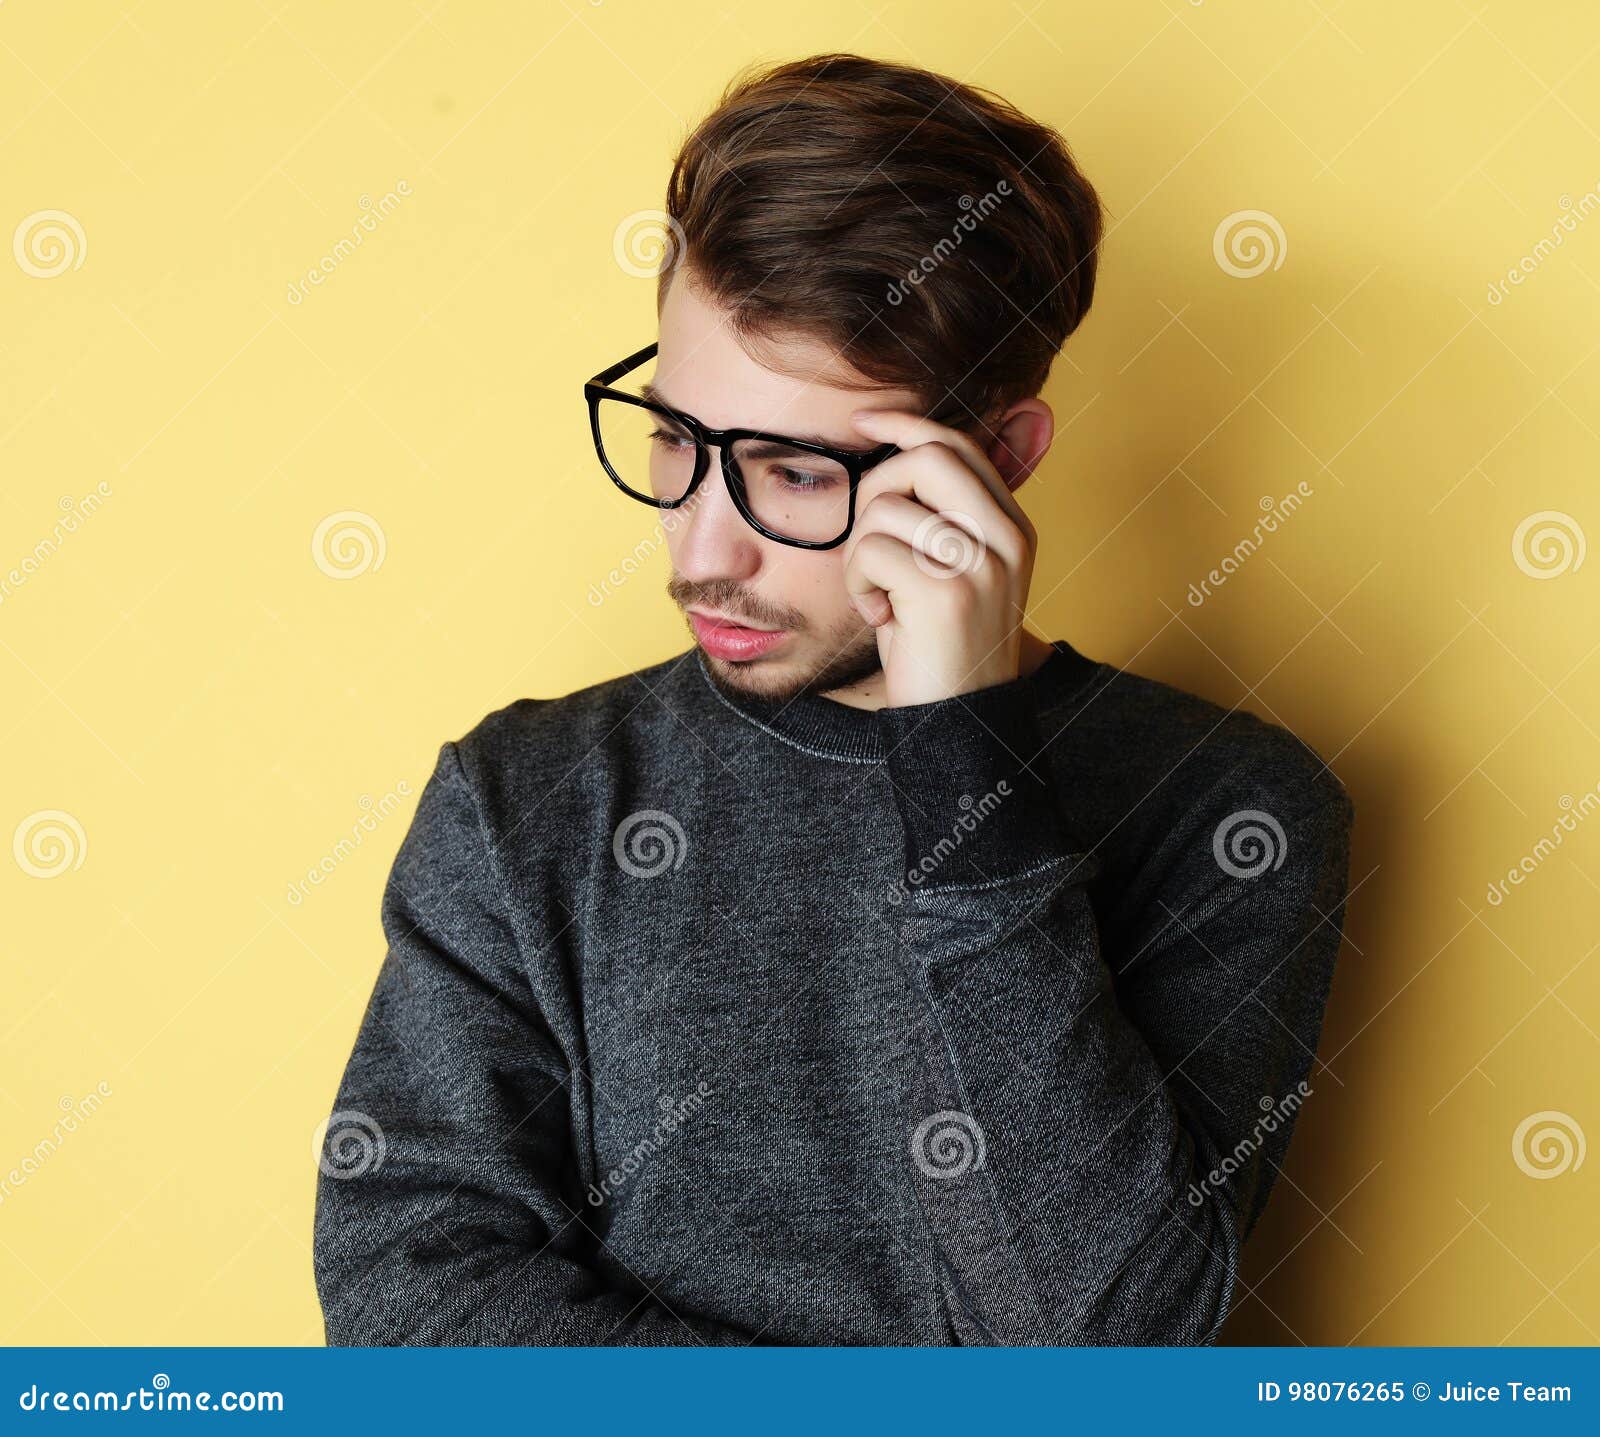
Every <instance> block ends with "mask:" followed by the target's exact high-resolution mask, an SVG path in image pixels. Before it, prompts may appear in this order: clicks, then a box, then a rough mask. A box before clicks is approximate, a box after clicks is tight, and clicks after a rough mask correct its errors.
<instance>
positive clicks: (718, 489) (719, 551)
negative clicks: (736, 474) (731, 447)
mask: <svg viewBox="0 0 1600 1437" xmlns="http://www.w3.org/2000/svg"><path fill="white" fill-rule="evenodd" d="M669 514H670V515H671V516H672V517H673V518H674V519H675V522H674V524H673V526H672V529H671V533H672V534H673V536H674V538H673V543H672V546H671V547H672V550H673V567H674V568H676V569H677V571H678V573H679V574H681V575H682V576H683V577H684V578H685V579H688V580H690V581H691V582H693V583H697V584H703V583H707V582H709V581H710V580H713V579H733V580H736V581H745V580H749V579H751V578H753V577H754V575H755V573H756V571H757V570H759V569H760V567H761V544H762V540H761V536H760V535H759V534H757V533H756V531H755V530H754V529H752V528H751V527H750V526H749V525H748V524H747V523H745V521H744V516H743V515H741V514H740V513H739V511H738V509H736V508H735V507H734V503H733V498H732V496H731V495H730V494H729V493H728V485H727V482H726V481H725V480H724V479H723V477H722V458H721V455H720V454H719V453H718V452H717V451H716V450H715V449H713V450H711V454H710V461H709V465H708V468H707V470H706V476H705V478H704V479H702V480H701V481H700V485H699V487H698V488H697V489H696V490H695V491H694V495H693V497H692V498H691V499H690V500H689V502H688V503H687V504H685V505H684V506H683V508H682V509H678V510H675V511H669ZM664 517H667V516H664Z"/></svg>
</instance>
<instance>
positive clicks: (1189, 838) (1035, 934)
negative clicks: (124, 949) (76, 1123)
mask: <svg viewBox="0 0 1600 1437" xmlns="http://www.w3.org/2000/svg"><path fill="white" fill-rule="evenodd" d="M980 196H981V197H982V198H981V199H980V198H978V197H980ZM667 210H668V213H669V215H670V217H671V232H672V236H673V240H674V248H673V252H672V254H671V255H670V257H669V258H670V261H671V262H670V263H669V265H668V266H667V267H666V268H665V270H664V272H663V275H662V278H661V284H660V305H659V311H660V313H659V338H658V340H657V341H656V342H655V343H654V344H652V345H649V346H646V347H645V348H643V349H639V350H637V352H635V353H633V354H631V355H630V356H629V357H628V358H626V359H623V360H621V361H619V362H618V363H616V364H614V365H612V366H611V367H610V368H608V369H605V370H603V371H602V372H600V373H599V374H597V375H596V376H595V377H594V378H593V379H592V380H590V381H589V383H588V384H587V385H585V387H584V394H585V402H586V404H587V407H588V417H589V424H590V428H591V432H592V434H593V438H594V441H595V447H596V456H597V459H598V461H599V466H600V468H601V470H602V471H603V473H602V475H601V476H600V482H601V483H602V484H604V483H606V478H605V476H609V481H610V484H614V485H616V486H617V487H619V488H621V489H622V490H623V491H624V492H625V493H626V494H628V495H631V496H632V497H633V498H634V499H636V500H639V501H641V502H642V503H644V504H649V505H650V506H652V508H653V509H654V510H655V511H656V513H657V515H658V517H659V521H660V522H661V524H662V526H663V528H664V529H665V530H666V531H667V539H668V544H669V547H670V552H671V558H672V577H671V582H670V585H669V593H670V595H671V597H672V598H673V599H674V600H676V601H677V602H678V603H679V604H680V605H681V606H682V607H683V608H684V610H685V612H686V615H687V617H688V620H689V623H690V626H691V628H692V631H693V634H694V637H695V644H694V646H693V647H692V648H691V649H689V650H688V651H687V652H686V653H684V654H679V655H676V656H674V657H673V658H671V659H668V660H666V661H664V662H662V663H659V664H656V665H654V666H652V667H650V668H647V669H645V670H643V671H641V672H639V673H637V674H631V675H627V676H625V677H622V678H619V679H615V680H612V681H609V682H606V683H602V684H598V685H596V686H594V687H592V688H589V689H585V690H583V691H582V692H580V693H576V694H572V695H569V696H568V697H566V698H562V699H549V700H532V699H524V700H520V701H518V702H517V703H514V704H512V705H510V706H509V707H507V708H505V709H502V710H500V711H498V712H496V713H494V714H491V715H489V716H488V717H487V718H485V719H484V720H483V721H482V722H481V723H480V724H478V725H477V726H476V727H475V728H474V729H473V730H472V731H471V732H470V733H468V734H467V735H465V736H464V737H462V738H461V739H459V740H456V741H454V742H451V743H446V744H445V745H444V746H443V748H442V749H441V752H440V757H439V764H438V767H437V769H436V771H435V773H434V774H433V777H432V779H431V780H430V782H429V784H428V786H427V788H426V790H425V792H424V793H423V795H422V797H421V799H420V802H419V806H418V811H417V814H416V817H415V819H414V821H413V824H412V828H411V831H410V833H409V834H408V836H407V838H406V840H405V842H404V844H403V846H402V848H401V851H400V853H399V856H398V858H397V859H396V861H395V865H394V869H393V872H392V874H391V875H390V879H389V883H388V886H387V888H386V890H385V894H384V900H383V921H384V928H385V932H386V934H387V937H388V941H389V949H388V954H387V957H386V958H385V960H384V963H383V966H382V968H381V971H380V973H379V975H378V979H377V985H376V990H375V992H374V993H373V996H372V1000H371V1003H370V1005H369V1008H368V1011H367V1014H366V1019H365V1021H364V1023H363V1025H362V1027H361V1031H360V1034H359V1036H358V1038H357V1041H356V1045H355V1051H354V1053H353V1054H352V1056H351V1059H350V1063H349V1066H348V1069H347V1071H346V1073H345V1077H344V1082H343V1085H342V1087H341V1089H340V1092H339V1095H338V1100H337V1111H336V1112H335V1113H334V1116H333V1118H332V1119H330V1122H329V1126H328V1133H327V1145H326V1148H325V1151H324V1155H323V1162H322V1177H321V1180H320V1187H319V1196H318V1211H317V1224H316V1275H317V1281H318V1287H319V1292H320V1295H321V1298H322V1302H323V1307H324V1314H325V1318H326V1325H327V1332H328V1337H329V1340H330V1341H333V1342H344V1343H389V1344H394V1343H482V1344H487V1343H518V1344H552V1343H563V1344H608V1343H651V1344H679V1343H719V1344H721V1343H750V1342H763V1343H813V1344H820V1343H871V1344H904V1343H926V1344H938V1343H951V1344H955V1343H961V1344H984V1343H1003V1344H1018V1343H1117V1344H1125V1343H1203V1342H1210V1341H1213V1340H1215V1338H1216V1336H1217V1332H1218V1329H1219V1327H1220V1325H1221V1323H1222V1321H1223V1320H1224V1318H1225V1317H1226V1316H1227V1314H1228V1312H1229V1310H1230V1307H1231V1305H1232V1302H1233V1298H1234V1295H1235V1291H1236V1283H1237V1272H1238V1266H1239V1259H1240V1247H1241V1244H1242V1243H1243V1241H1244V1239H1245V1237H1246V1236H1247V1234H1248V1233H1249V1232H1250V1230H1251V1228H1252V1227H1253V1226H1254V1224H1255V1222H1256V1220H1257V1219H1258V1218H1259V1216H1260V1214H1261V1211H1262V1208H1263V1206H1264V1205H1265V1203H1266V1200H1267V1195H1268V1193H1269V1191H1270V1190H1271V1188H1272V1186H1273V1181H1274V1178H1275V1176H1276V1173H1277V1170H1278V1167H1279V1165H1280V1164H1281V1162H1282V1161H1283V1158H1284V1155H1285V1152H1286V1149H1287V1145H1288V1140H1289V1133H1290V1129H1291V1127H1292V1125H1293V1119H1294V1116H1295V1113H1296V1111H1297V1110H1298V1108H1299V1106H1300V1104H1301V1102H1302V1100H1303V1099H1304V1097H1305V1096H1306V1095H1307V1094H1308V1093H1309V1092H1310V1091H1311V1089H1312V1088H1313V1087H1314V1086H1315V1073H1314V1071H1313V1069H1314V1066H1315V1049H1316V1044H1317V1039H1318V1035H1319V1032H1320V1028H1321V1023H1322V1015H1323V1008H1324V1004H1325V1001H1326V997H1327V992H1328V987H1329V983H1330V980H1331V974H1332V968H1333V962H1334V957H1335V954H1336V952H1337V949H1338V946H1339V941H1340V928H1341V924H1342V921H1343V908H1344V898H1345V884H1346V868H1347V834H1348V829H1349V826H1350V822H1351V818H1352V807H1351V803H1350V800H1349V798H1348V796H1347V795H1346V793H1345V791H1344V788H1343V786H1342V785H1341V784H1340V782H1339V781H1338V779H1337V778H1336V777H1335V776H1334V775H1333V774H1332V773H1331V772H1330V771H1329V770H1328V768H1327V766H1326V765H1325V764H1324V763H1323V762H1322V761H1321V760H1320V759H1319V758H1318V756H1317V755H1316V754H1315V753H1314V752H1312V751H1311V750H1310V749H1308V748H1307V747H1306V746H1305V745H1303V744H1302V743H1300V742H1299V741H1298V740H1297V739H1296V738H1295V737H1294V736H1293V735H1292V734H1291V733H1289V732H1288V731H1287V730H1285V729H1283V728H1282V727H1278V726H1275V725H1271V724H1268V723H1266V722H1263V721H1262V720H1260V719H1259V718H1257V717H1255V716H1253V715H1251V714H1248V713H1243V712H1227V711H1224V710H1222V709H1220V708H1218V707H1216V706H1214V705H1212V704H1210V703H1207V702H1205V701H1203V700H1201V699H1199V698H1197V697H1194V696H1191V695H1189V694H1186V693H1183V692H1181V691H1179V690H1177V689H1174V688H1171V687H1169V686H1166V685H1163V684H1160V683H1157V682H1154V681H1151V680H1147V679H1143V678H1139V677H1137V676H1136V675H1134V674H1131V673H1128V672H1125V671H1122V670H1119V669H1116V668H1114V667H1112V666H1110V665H1108V664H1104V663H1099V662H1096V661H1094V660H1092V659H1090V658H1088V657H1086V656H1084V655H1083V654H1081V653H1079V652H1078V651H1077V650H1075V649H1074V648H1073V647H1072V646H1071V645H1070V644H1069V643H1068V642H1067V641H1065V640H1062V639H1057V640H1055V641H1053V642H1049V641H1046V640H1044V639H1042V638H1040V637H1038V636H1036V635H1034V634H1033V633H1031V632H1030V631H1029V630H1028V629H1027V628H1025V627H1024V624H1023V619H1024V614H1025V611H1026V605H1027V602H1028V599H1029V597H1030V583H1031V579H1032V570H1033V562H1034V553H1035V547H1036V534H1035V531H1034V528H1033V525H1032V524H1031V523H1030V521H1029V520H1028V517H1027V516H1026V514H1025V513H1024V512H1023V510H1022V509H1021V507H1020V506H1019V504H1018V502H1017V499H1016V497H1015V491H1016V489H1017V488H1018V487H1019V486H1020V485H1021V484H1022V483H1023V481H1024V480H1025V479H1026V478H1027V477H1028V476H1029V474H1030V473H1031V472H1032V471H1033V469H1034V468H1035V467H1036V466H1037V465H1038V463H1039V462H1040V460H1041V459H1042V458H1043V457H1044V455H1045V452H1046V450H1047V449H1048V448H1049V446H1050V442H1051V438H1052V432H1053V420H1052V412H1051V409H1050V407H1049V406H1048V405H1047V404H1046V403H1045V402H1044V401H1043V400H1042V399H1041V398H1040V397H1039V391H1040V389H1041V387H1042V386H1043V384H1044V381H1045V378H1046V376H1047V374H1048V372H1049V369H1050V364H1051V360H1052V359H1053V357H1054V354H1055V353H1056V351H1057V349H1058V348H1059V347H1060V345H1061V343H1062V341H1063V340H1064V339H1065V338H1066V336H1067V335H1069V334H1070V333H1071V332H1072V330H1073V329H1074V328H1075V327H1076V326H1077V324H1078V322H1079V321H1080V320H1081V319H1082V317H1083V315H1084V313H1085V311H1086V310H1087V309H1088V307H1089V302H1090V299H1091V296H1092V293H1093V287H1094V276H1095V260H1096V248H1097V245H1098V243H1099V239H1100V234H1101V219H1100V208H1099V203H1098V201H1097V199H1096V196H1095V193H1094V191H1093V189H1092V188H1091V186H1090V185H1089V183H1088V182H1087V180H1085V179H1084V177H1083V176H1082V174H1081V173H1079V171H1078V170H1077V168H1076V166H1075V165H1074V163H1073V161H1072V159H1071V157H1070V155H1069V153H1068V151H1067V150H1066V148H1065V146H1064V145H1063V144H1062V142H1061V140H1060V138H1059V136H1057V135H1055V134H1054V133H1053V132H1052V131H1050V130H1049V129H1047V128H1046V127H1044V126H1041V125H1039V124H1036V123H1035V122H1033V121H1031V120H1029V119H1027V118H1026V117H1024V116H1023V115H1021V114H1019V113H1018V112H1017V111H1016V110H1015V109H1013V108H1012V107H1010V106H1009V105H1007V104H1006V103H1004V102H1003V101H1001V100H998V99H997V98H996V97H994V96H992V95H988V94H986V93H984V92H980V91H976V90H973V89H970V88H968V87H965V86H961V85H958V84H955V83H954V82H952V81H950V80H947V79H945V78H943V77H940V76H937V75H933V74H930V73H928V72H925V71H921V70H914V69H909V68H905V67H900V66H895V65H889V64H884V63H879V62H875V61H869V60H864V59H860V58H858V57H853V56H821V57H817V58H815V59H812V60H807V61H802V62H798V63H795V64H791V65H785V66H779V67H776V68H774V69H772V70H769V71H767V72H764V73H761V74H757V75H755V76H753V77H751V78H749V79H746V80H744V81H743V82H741V83H740V84H738V85H736V86H735V87H733V88H732V89H731V90H730V91H729V93H728V94H727V95H726V96H725V98H724V100H723V102H722V104H721V105H720V106H719V107H718V108H717V110H716V111H715V112H714V113H713V114H712V115H711V116H710V117H709V118H708V119H706V120H705V121H704V122H703V123H702V124H701V126H700V127H699V128H698V129H697V130H696V131H695V133H694V134H693V135H692V136H691V137H690V138H689V140H688V141H687V142H686V144H685V145H684V147H683V150H682V152H681V154H680V155H679V158H678V161H677V164H676V166H675V169H674V171H673V174H672V177H671V181H670V184H669V188H668V199H667ZM969 221H970V223H969ZM607 489H608V492H613V493H614V492H615V491H614V490H610V489H609V485H608V486H607ZM600 498H601V493H600V491H599V490H597V491H596V499H597V501H598V500H599V499H600ZM640 512H641V515H642V512H643V511H642V510H641V511H640ZM1034 597H1035V598H1037V597H1038V596H1034Z"/></svg>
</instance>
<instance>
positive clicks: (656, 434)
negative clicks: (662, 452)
mask: <svg viewBox="0 0 1600 1437" xmlns="http://www.w3.org/2000/svg"><path fill="white" fill-rule="evenodd" d="M650 437H651V439H653V440H654V441H655V442H656V443H657V444H659V445H660V446H661V447H662V448H663V449H692V448H693V447H694V440H692V439H691V438H690V437H689V436H688V435H687V434H680V433H678V432H677V431H675V430H671V429H652V430H651V431H650Z"/></svg>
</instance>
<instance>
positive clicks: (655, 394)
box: [639, 381, 878, 459]
mask: <svg viewBox="0 0 1600 1437" xmlns="http://www.w3.org/2000/svg"><path fill="white" fill-rule="evenodd" d="M639 395H640V397H641V398H643V399H648V400H649V401H650V402H651V403H652V404H659V405H661V406H662V407H663V408H664V409H677V406H676V405H675V404H673V403H672V402H671V401H670V400H669V399H668V398H667V397H666V395H664V394H663V393H662V392H661V391H660V390H659V389H657V388H656V386H655V385H654V384H651V383H649V382H648V381H646V382H645V383H643V384H641V385H640V386H639ZM677 412H678V413H680V414H682V413H684V412H685V411H683V410H681V409H678V411H677ZM691 417H692V416H691ZM710 427H711V426H710V425H707V426H706V428H708V429H709V428H710ZM783 437H784V438H786V439H793V440H796V441H797V442H799V443H801V444H815V445H818V446H819V447H821V448H823V449H833V450H836V451H837V452H839V453H840V454H870V453H871V452H872V451H873V450H874V449H876V448H877V447H878V446H877V445H876V444H868V445H864V446H863V445H856V444H840V443H839V442H838V440H836V439H831V438H829V437H828V436H827V435H826V434H787V435H784V436H783ZM803 452H804V451H803V450H795V449H793V448H791V447H790V446H788V445H784V444H777V443H771V442H769V443H765V444H753V445H751V447H750V448H749V449H747V450H746V451H745V453H746V455H747V457H748V458H751V459H776V458H781V457H782V456H783V455H784V454H789V453H803Z"/></svg>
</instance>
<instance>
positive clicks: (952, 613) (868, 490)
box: [844, 409, 1038, 708]
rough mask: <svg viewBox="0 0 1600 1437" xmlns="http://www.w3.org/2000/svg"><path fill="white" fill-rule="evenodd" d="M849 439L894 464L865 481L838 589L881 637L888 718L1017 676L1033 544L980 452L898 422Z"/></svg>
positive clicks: (897, 416) (947, 433) (910, 418)
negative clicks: (891, 711) (875, 446)
mask: <svg viewBox="0 0 1600 1437" xmlns="http://www.w3.org/2000/svg"><path fill="white" fill-rule="evenodd" d="M852 418H853V421H854V423H855V426H856V428H857V429H858V430H859V431H860V432H861V433H862V434H864V435H865V436H866V437H867V438H868V439H871V440H875V441H877V442H879V443H883V442H886V441H887V442H889V443H892V444H897V445H899V446H900V449H901V452H900V453H899V454H896V455H894V456H893V457H892V458H890V459H886V460H885V461H884V462H883V463H882V464H880V465H878V466H877V467H876V468H875V469H872V470H870V471H869V472H868V473H867V476H866V477H865V478H864V479H863V480H862V482H861V487H860V489H859V491H858V492H857V495H856V502H857V511H856V522H855V527H854V528H853V529H852V530H851V532H850V537H849V538H848V539H847V540H846V541H845V545H844V555H845V567H844V572H845V585H846V588H847V589H848V590H849V592H850V596H851V602H852V603H853V604H854V605H855V608H856V612H857V613H859V614H860V615H861V617H862V619H863V620H864V621H865V622H867V623H869V624H871V625H872V626H873V627H874V628H875V629H877V631H878V657H879V660H880V661H881V662H882V664H883V671H884V676H885V682H886V685H887V695H886V698H885V702H886V703H887V704H888V706H889V707H891V708H904V707H907V706H909V705H911V704H923V703H933V702H936V701H937V700H939V699H946V698H953V697H954V696H955V695H957V694H963V693H971V692H974V691H975V690H978V689H984V688H989V687H991V686H992V685H994V684H1002V683H1009V682H1010V681H1012V680H1013V679H1015V678H1017V677H1018V675H1019V673H1020V671H1021V657H1022V623H1023V618H1024V611H1025V609H1026V606H1027V599H1028V586H1029V584H1030V583H1031V582H1032V580H1033V560H1034V555H1035V553H1036V552H1037V549H1038V534H1037V533H1036V532H1035V530H1034V527H1033V525H1032V523H1030V522H1029V520H1028V516H1027V515H1026V514H1024V513H1023V512H1022V509H1021V507H1020V506H1019V505H1018V504H1017V501H1016V498H1015V497H1014V496H1013V495H1012V493H1011V491H1010V489H1009V488H1007V486H1006V482H1005V480H1004V479H1002V478H1001V477H1000V474H999V472H998V471H997V470H996V469H995V467H994V465H993V464H991V463H990V462H989V459H988V457H987V456H986V455H985V454H984V452H983V450H982V449H981V448H980V447H979V446H978V444H977V442H976V441H975V440H973V439H970V438H968V437H967V436H966V435H965V434H962V433H960V432H959V431H958V430H955V429H951V428H948V427H947V426H945V425H943V424H936V423H934V422H933V421H932V420H930V419H924V418H922V417H921V416H919V415H916V414H908V413H903V412H901V411H898V410H886V409H873V410H858V411H857V412H856V413H855V414H854V415H853V416H852Z"/></svg>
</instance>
